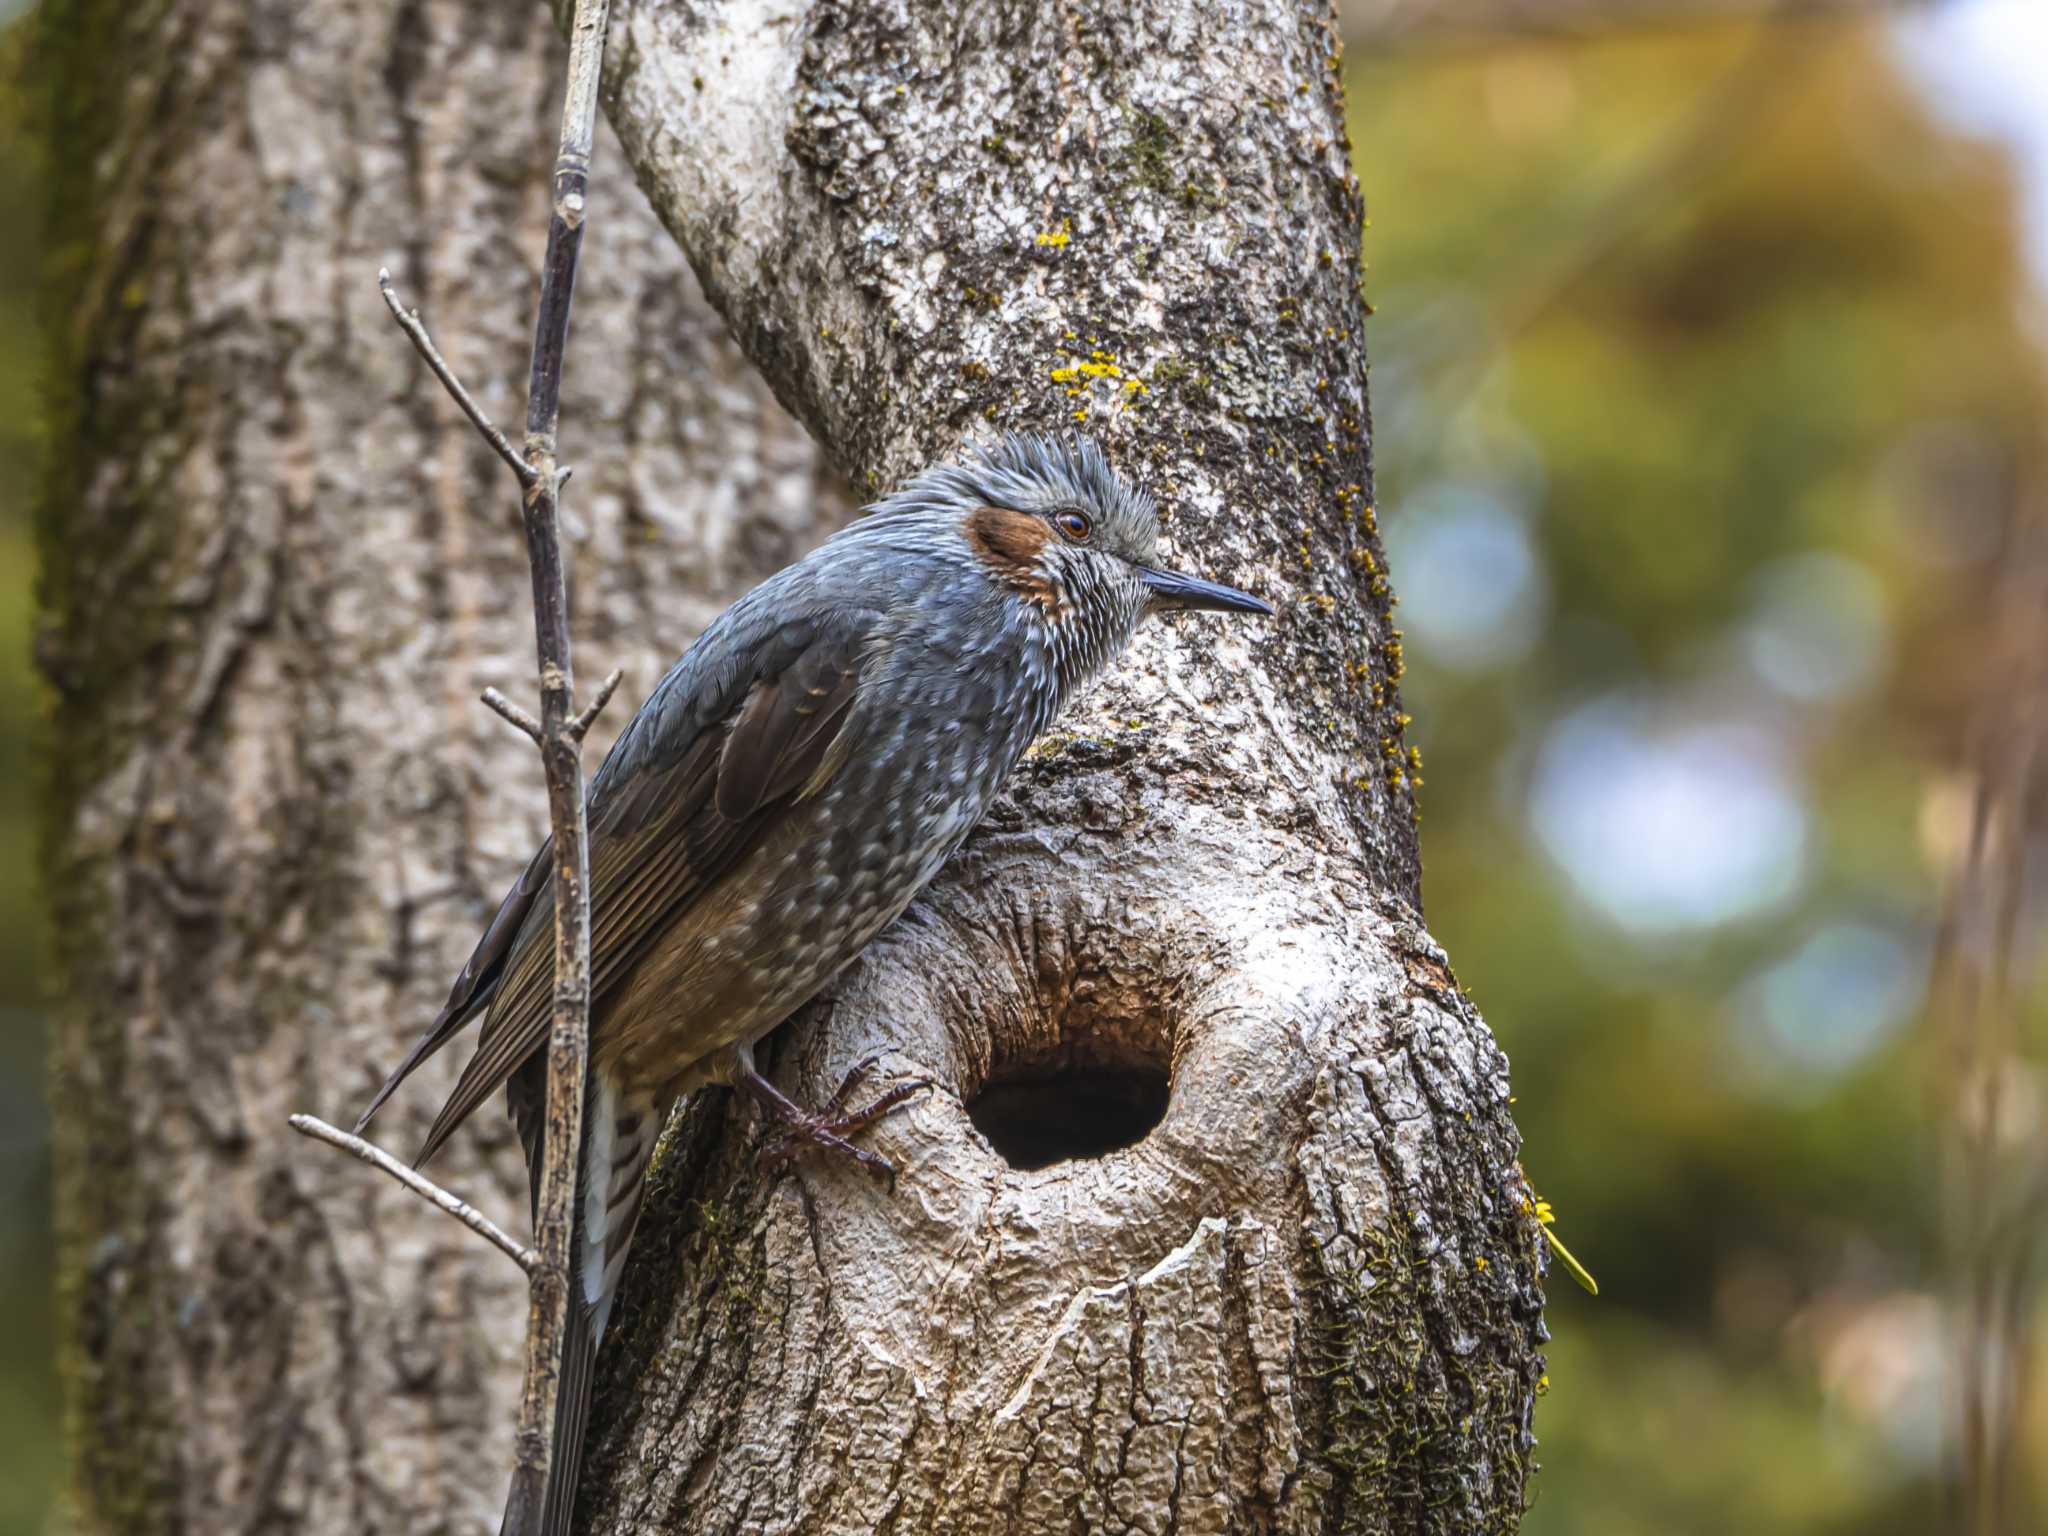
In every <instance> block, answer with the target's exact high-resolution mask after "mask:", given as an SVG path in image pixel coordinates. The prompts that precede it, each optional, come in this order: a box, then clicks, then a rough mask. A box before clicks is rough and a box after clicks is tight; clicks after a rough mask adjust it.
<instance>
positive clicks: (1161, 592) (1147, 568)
mask: <svg viewBox="0 0 2048 1536" xmlns="http://www.w3.org/2000/svg"><path fill="white" fill-rule="evenodd" d="M1138 574H1139V575H1140V576H1141V577H1143V578H1144V580H1145V585H1146V586H1148V587H1150V588H1151V589H1152V606H1153V607H1154V608H1158V609H1166V610H1177V609H1188V608H1208V609H1213V610H1214V611H1215V612H1217V613H1271V612H1272V611H1273V605H1272V604H1271V603H1268V602H1264V601H1262V600H1261V599H1259V598H1256V597H1253V596H1252V595H1251V593H1249V592H1240V591H1238V590H1237V588H1235V587H1226V586H1224V585H1223V583H1222V582H1220V581H1204V580H1202V578H1201V577H1199V576H1183V575H1182V574H1181V573H1180V572H1179V571H1162V570H1160V569H1159V567H1158V566H1156V565H1141V566H1139V567H1138Z"/></svg>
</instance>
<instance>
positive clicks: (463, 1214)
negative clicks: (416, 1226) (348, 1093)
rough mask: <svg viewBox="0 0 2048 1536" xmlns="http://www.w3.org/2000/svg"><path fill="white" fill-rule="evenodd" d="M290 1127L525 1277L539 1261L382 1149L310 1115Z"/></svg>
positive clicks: (482, 1216)
mask: <svg viewBox="0 0 2048 1536" xmlns="http://www.w3.org/2000/svg"><path fill="white" fill-rule="evenodd" d="M291 1127H292V1129H293V1130H295V1131H297V1132H298V1133H299V1134H300V1135H301V1136H310V1137H312V1138H313V1139H314V1140H315V1141H324V1142H326V1143H327V1144H328V1145H329V1146H330V1147H339V1148H341V1150H342V1151H344V1152H346V1153H348V1154H350V1155H351V1156H353V1157H359V1158H361V1159H362V1160H363V1161H364V1162H366V1163H368V1164H369V1165H370V1166H371V1167H372V1168H378V1169H381V1170H383V1171H384V1172H385V1173H388V1174H390V1175H391V1177H392V1178H394V1179H396V1180H398V1182H399V1183H401V1184H403V1185H404V1186H405V1187H406V1188H407V1189H409V1190H411V1191H412V1192H413V1193H414V1194H416V1195H418V1196H419V1197H420V1198H421V1199H422V1200H424V1201H426V1202H427V1203H428V1204H429V1205H432V1206H434V1207H436V1208H437V1209H439V1210H442V1211H445V1212H446V1213H447V1214H448V1215H450V1216H453V1217H454V1218H455V1219H456V1220H457V1221H459V1222H461V1223H462V1224H463V1225H464V1226H465V1227H467V1228H469V1230H470V1231H472V1232H474V1233H475V1234H476V1235H477V1236H478V1237H480V1238H482V1239H483V1240H484V1241H485V1242H487V1243H489V1244H490V1245H491V1246H492V1247H493V1248H496V1249H497V1250H498V1251H499V1252H500V1253H502V1254H504V1255H505V1257H506V1258H508V1259H510V1260H511V1261H512V1262H513V1263H514V1264H517V1265H518V1266H519V1267H520V1268H521V1269H523V1270H525V1271H526V1272H527V1273H528V1274H529V1275H531V1274H532V1273H533V1267H534V1265H535V1264H537V1263H538V1262H539V1258H538V1256H537V1255H536V1254H535V1253H534V1251H533V1250H532V1249H531V1248H527V1247H523V1246H522V1245H521V1244H520V1243H519V1242H518V1240H517V1239H515V1238H514V1237H513V1236H512V1234H511V1233H509V1232H507V1231H506V1230H505V1229H504V1228H503V1227H501V1226H499V1225H498V1224H497V1223H496V1222H495V1221H493V1220H491V1218H490V1217H488V1216H486V1215H485V1214H484V1213H483V1212H482V1211H480V1210H478V1209H477V1208H476V1207H475V1206H473V1205H471V1204H470V1203H469V1202H468V1201H467V1200H463V1199H461V1198H459V1197H458V1196H455V1195H451V1194H449V1193H448V1191H447V1190H445V1189H443V1188H442V1187H441V1186H440V1185H438V1184H436V1183H435V1182H434V1181H433V1180H432V1179H429V1178H427V1177H425V1176H424V1175H423V1174H420V1173H418V1172H417V1171H415V1170H414V1169H411V1168H408V1167H406V1166H405V1164H403V1163H401V1162H400V1161H399V1160H398V1159H397V1158H395V1157H393V1156H392V1155H391V1154H390V1153H389V1152H386V1151H385V1150H384V1149H383V1148H382V1147H378V1146H373V1145H372V1144H371V1143H369V1142H367V1141H365V1140H363V1138H362V1137H360V1136H351V1135H350V1134H349V1133H348V1132H347V1131H344V1130H342V1129H341V1128H340V1127H339V1126H334V1125H329V1124H328V1123H327V1122H326V1121H325V1120H321V1119H318V1118H316V1117H314V1116H312V1115H293V1116H292V1118H291Z"/></svg>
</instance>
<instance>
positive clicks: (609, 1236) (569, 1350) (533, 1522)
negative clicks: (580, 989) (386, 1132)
mask: <svg viewBox="0 0 2048 1536" xmlns="http://www.w3.org/2000/svg"><path fill="white" fill-rule="evenodd" d="M546 1095H547V1062H546V1059H545V1058H544V1057H542V1056H540V1055H536V1056H534V1057H533V1058H532V1059H531V1060H529V1061H528V1062H527V1063H526V1064H525V1065H524V1066H522V1067H521V1068H520V1069H519V1071H518V1072H517V1073H516V1074H515V1075H514V1076H513V1078H512V1081H511V1084H510V1085H509V1090H508V1093H507V1098H508V1099H509V1101H510V1103H511V1107H512V1116H513V1119H514V1120H515V1121H516V1122H517V1124H518V1127H519V1135H520V1139H521V1141H522V1142H524V1143H525V1146H526V1157H527V1167H528V1173H529V1177H530V1180H531V1185H532V1190H533V1198H534V1199H536V1200H537V1199H538V1198H539V1189H540V1167H541V1159H542V1155H543V1147H542V1143H543V1140H544V1138H543V1134H542V1126H543V1121H544V1105H545V1101H546ZM667 1109H668V1106H667V1105H665V1104H661V1103H659V1102H657V1101H655V1100H653V1099H651V1098H641V1097H629V1096H628V1095H626V1094H625V1093H624V1092H622V1091H621V1090H620V1088H619V1087H618V1086H617V1085H616V1084H615V1083H613V1082H611V1081H610V1080H609V1079H607V1078H606V1077H604V1076H602V1075H597V1074H593V1076H592V1079H591V1083H590V1088H589V1091H588V1093H587V1095H586V1101H585V1104H584V1113H583V1149H582V1152H583V1155H582V1157H581V1158H580V1159H579V1166H578V1168H577V1179H576V1189H577V1197H578V1198H577V1201H576V1226H575V1232H574V1234H573V1237H572V1247H571V1253H572V1259H571V1273H570V1292H569V1318H568V1326H567V1331H566V1333H565V1335H564V1337H563V1341H562V1375H561V1380H560V1384H559V1387H558V1389H557V1396H556V1399H555V1426H554V1439H553V1449H552V1451H551V1453H550V1454H549V1457H548V1478H547V1485H546V1487H545V1488H544V1489H540V1490H535V1489H532V1488H530V1487H522V1486H521V1484H520V1483H519V1482H518V1481H517V1480H515V1481H514V1483H513V1488H512V1496H511V1499H510V1500H509V1501H508V1502H507V1504H506V1508H505V1520H504V1524H503V1526H502V1527H501V1536H568V1532H569V1522H570V1519H571V1517H572V1516H573V1515H574V1514H575V1512H576V1487H577V1483H578V1481H579V1480H580V1478H581V1475H582V1470H583V1437H584V1433H585V1431H586V1430H587V1429H588V1427H589V1422H590V1394H591V1389H592V1387H593V1385H594V1384H595V1381H596V1365H597V1349H598V1345H599V1343H600V1342H602V1340H603V1338H604V1330H605V1325H606V1324H607V1323H608V1322H609V1321H610V1320H611V1311H612V1302H613V1300H614V1299H615V1298H616V1297H617V1295H618V1289H619V1281H620V1279H621V1277H622V1276H623V1275H624V1274H625V1267H626V1251H627V1249H628V1248H629V1247H630V1246H631V1244H632V1241H633V1230H634V1228H635V1227H636V1226H638V1225H639V1221H640V1204H641V1193H642V1191H643V1190H644V1189H645V1187H646V1183H647V1166H648V1163H649V1162H650V1161H651V1160H652V1158H653V1156H654V1143H655V1141H656V1140H657V1139H658V1138H659V1136H660V1134H661V1127H662V1122H663V1121H664V1120H665V1119H666V1118H667V1113H666V1112H667Z"/></svg>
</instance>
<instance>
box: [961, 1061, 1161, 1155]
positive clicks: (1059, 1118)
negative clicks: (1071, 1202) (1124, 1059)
mask: <svg viewBox="0 0 2048 1536" xmlns="http://www.w3.org/2000/svg"><path fill="white" fill-rule="evenodd" d="M1166 1091H1167V1074H1166V1069H1165V1068H1163V1067H1150V1066H1146V1067H1099V1066H1081V1065H1077V1064H1071V1063H1063V1062H1062V1063H1050V1062H1049V1063H1046V1064H1045V1065H1044V1066H1043V1067H1042V1068H1040V1069H1038V1070H1035V1071H1034V1070H1030V1069H1026V1070H1023V1071H1018V1072H1014V1073H1012V1074H1009V1075H1005V1076H1004V1077H1002V1078H1000V1079H997V1080H996V1081H993V1082H990V1083H988V1084H986V1085H985V1086H984V1087H983V1088H982V1090H981V1092H980V1093H977V1094H976V1095H975V1096H974V1097H973V1098H972V1099H971V1100H969V1101H968V1104H967V1116H968V1118H969V1119H970V1120H972V1121H973V1122H974V1128H975V1129H976V1130H978V1131H980V1132H981V1134H982V1135H984V1136H986V1137H987V1138H988V1142H989V1145H990V1146H992V1147H994V1148H995V1149H996V1152H997V1154H998V1155H999V1156H1001V1158H1002V1159H1003V1161H1004V1162H1006V1163H1008V1164H1009V1165H1010V1166H1011V1167H1012V1168H1025V1169H1029V1168H1044V1167H1046V1166H1048V1165H1049V1164H1052V1163H1063V1162H1066V1161H1067V1160H1068V1159H1070V1158H1076V1157H1100V1156H1102V1155H1103V1154H1104V1153H1105V1152H1114V1151H1116V1150H1118V1149H1119V1148H1121V1147H1130V1146H1136V1145H1137V1144H1138V1143H1139V1142H1141V1141H1143V1140H1144V1139H1145V1138H1146V1137H1147V1136H1148V1135H1150V1134H1151V1132H1152V1127H1154V1126H1155V1125H1157V1124H1158V1123H1159V1122H1160V1121H1161V1120H1162V1119H1163V1118H1165V1115H1166Z"/></svg>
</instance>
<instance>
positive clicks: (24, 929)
mask: <svg viewBox="0 0 2048 1536" xmlns="http://www.w3.org/2000/svg"><path fill="white" fill-rule="evenodd" d="M28 32H29V29H28V27H26V26H25V25H22V24H20V23H18V22H17V23H15V24H14V25H11V26H8V27H6V28H5V29H4V30H0V207H4V208H5V209H7V210H8V215H7V228H6V232H5V234H4V235H0V463H4V464H5V465H6V469H5V472H4V473H0V1319H4V1322H0V1536H36V1533H40V1532H43V1531H45V1530H47V1529H49V1528H50V1526H49V1520H50V1516H49V1513H48V1512H49V1509H50V1504H51V1499H52V1494H53V1490H54V1489H55V1487H56V1481H57V1479H56V1472H57V1468H58V1467H59V1466H60V1465H61V1464H62V1451H61V1441H60V1433H59V1430H60V1418H59V1411H58V1402H57V1391H56V1383H55V1380H54V1377H53V1373H52V1368H51V1360H50V1346H51V1328H52V1315H53V1307H52V1301H51V1291H50V1265H51V1261H52V1252H51V1243H50V1235H49V1234H50V1153H49V1131H48V1125H47V1122H46V1120H45V1117H44V1112H43V1102H42V1084H43V1066H44V1051H45V1049H46V1037H45V1021H44V1007H43V1002H44V999H43V992H42V986H43V982H42V976H41V971H42V966H41V963H40V962H41V959H42V946H43V939H44V935H43V929H42V925H41V921H40V918H39V913H38V902H37V892H36V887H35V874H34V871H35V868H36V858H35V838H36V820H35V811H34V807H35V793H34V782H35V778H36V767H35V764H36V758H35V741H36V735H37V719H38V710H39V709H40V697H39V694H38V691H37V687H36V684H35V681H34V675H33V672H32V670H31V668H30V666H29V660H28V658H29V647H30V637H31V634H32V632H33V627H34V597H35V590H34V573H35V561H34V557H33V540H32V536H31V534H30V530H29V511H30V507H29V503H30V500H31V498H32V497H33V495H34V491H35V487H36V484H37V479H38V473H39V469H40V465H41V462H42V455H43V418H42V399H41V383H42V380H41V372H40V369H39V367H38V364H37V359H38V358H39V356H40V355H41V351H42V330H41V318H42V317H41V316H40V315H39V314H38V312H37V309H36V304H35V293H36V287H37V278H38V271H37V268H38V262H39V260H40V242H39V240H38V238H37V234H38V229H39V226H40V222H41V217H40V215H41V209H42V206H43V186H44V175H43V172H44V165H45V158H44V146H43V144H42V142H41V140H40V138H39V137H38V136H37V134H36V133H35V132H34V131H33V123H32V121H31V101H32V97H31V94H30V93H29V92H28V91H26V90H24V89H23V88H22V86H23V83H24V81H25V79H26V74H27V68H28V59H27V50H28Z"/></svg>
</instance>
